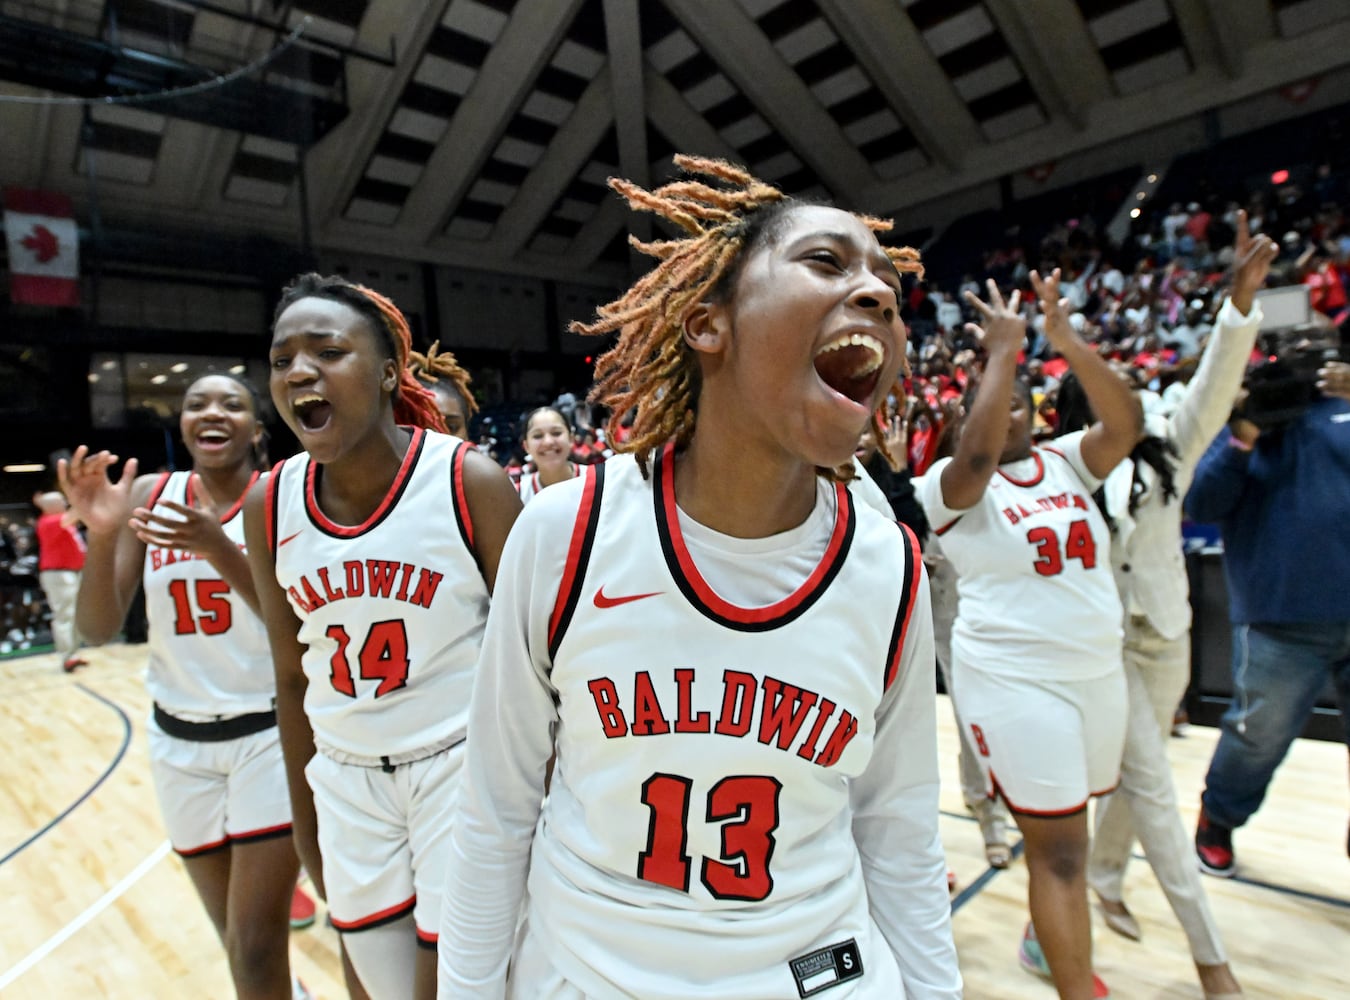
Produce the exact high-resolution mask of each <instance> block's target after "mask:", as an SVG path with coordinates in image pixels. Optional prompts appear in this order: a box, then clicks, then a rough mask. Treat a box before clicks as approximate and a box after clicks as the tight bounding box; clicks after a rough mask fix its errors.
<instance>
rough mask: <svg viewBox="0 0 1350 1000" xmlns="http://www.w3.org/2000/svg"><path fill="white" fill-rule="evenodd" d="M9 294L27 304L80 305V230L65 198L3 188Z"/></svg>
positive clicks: (49, 193) (70, 206) (42, 192)
mask: <svg viewBox="0 0 1350 1000" xmlns="http://www.w3.org/2000/svg"><path fill="white" fill-rule="evenodd" d="M5 243H6V244H7V245H8V249H9V294H10V298H11V300H12V301H13V302H15V303H23V304H26V305H32V306H78V305H79V304H80V231H79V228H78V227H77V226H76V224H75V210H74V207H73V206H72V205H71V203H70V199H69V198H67V197H66V196H65V195H63V194H56V193H54V192H51V191H29V190H25V189H23V188H5Z"/></svg>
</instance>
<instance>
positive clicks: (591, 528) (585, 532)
mask: <svg viewBox="0 0 1350 1000" xmlns="http://www.w3.org/2000/svg"><path fill="white" fill-rule="evenodd" d="M584 475H585V476H586V482H585V485H583V486H582V489H581V503H580V504H579V505H578V506H577V519H576V521H575V523H574V524H573V526H572V541H571V544H570V545H569V546H568V547H567V565H566V566H565V567H564V569H563V575H562V580H561V581H560V582H559V584H558V597H557V600H555V601H554V603H553V613H552V614H551V615H549V619H548V655H549V659H553V658H554V657H555V656H557V655H558V647H559V646H560V645H561V644H562V640H563V635H564V634H566V632H567V626H568V625H569V624H570V623H571V621H572V613H573V612H574V611H576V608H577V601H578V600H579V599H580V598H581V587H582V584H583V583H584V582H585V579H586V565H587V563H589V562H590V558H591V548H592V546H593V545H594V544H595V529H596V525H598V524H599V523H600V498H601V495H602V494H603V493H604V489H605V467H604V465H603V464H601V465H591V466H587V468H586V472H585V473H584Z"/></svg>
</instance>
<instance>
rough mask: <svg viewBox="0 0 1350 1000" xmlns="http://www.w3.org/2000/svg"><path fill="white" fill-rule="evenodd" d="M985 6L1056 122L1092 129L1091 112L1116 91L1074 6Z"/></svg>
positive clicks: (1060, 0) (1069, 1) (1013, 2)
mask: <svg viewBox="0 0 1350 1000" xmlns="http://www.w3.org/2000/svg"><path fill="white" fill-rule="evenodd" d="M984 6H985V9H986V10H988V11H989V16H990V17H991V18H992V19H993V21H994V24H995V25H996V26H997V27H998V30H999V32H1000V33H1001V34H1002V35H1003V39H1004V41H1006V42H1007V43H1008V48H1010V49H1011V50H1012V52H1013V55H1015V56H1016V57H1017V61H1018V62H1019V63H1021V64H1022V71H1023V72H1024V73H1026V76H1027V80H1028V81H1029V82H1030V83H1031V87H1032V89H1033V90H1035V91H1036V94H1037V96H1038V97H1040V99H1041V103H1042V104H1044V105H1045V109H1046V110H1047V111H1048V112H1049V113H1050V116H1051V117H1052V118H1056V117H1059V118H1066V119H1068V121H1069V122H1070V123H1071V124H1072V125H1073V127H1074V128H1076V129H1084V128H1086V127H1087V123H1088V114H1089V110H1090V109H1091V108H1092V106H1093V105H1095V104H1098V103H1099V102H1101V101H1104V100H1107V99H1109V98H1110V97H1112V96H1113V94H1114V90H1113V88H1112V86H1111V80H1110V78H1109V77H1108V76H1107V73H1106V66H1105V65H1104V64H1103V63H1102V57H1101V53H1100V52H1098V51H1097V45H1096V43H1095V42H1094V41H1093V40H1092V35H1091V34H1089V33H1088V30H1087V25H1086V24H1085V23H1084V22H1083V15H1082V13H1081V12H1080V11H1079V10H1078V7H1077V6H1076V5H1075V4H1074V3H1073V0H1036V3H1034V4H1023V3H1018V2H1017V0H984Z"/></svg>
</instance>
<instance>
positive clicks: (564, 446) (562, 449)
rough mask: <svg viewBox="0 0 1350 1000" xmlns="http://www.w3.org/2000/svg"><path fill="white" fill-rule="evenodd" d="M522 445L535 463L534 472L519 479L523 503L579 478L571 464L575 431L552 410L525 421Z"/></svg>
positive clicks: (534, 413) (545, 409)
mask: <svg viewBox="0 0 1350 1000" xmlns="http://www.w3.org/2000/svg"><path fill="white" fill-rule="evenodd" d="M521 445H522V446H523V447H524V448H525V454H526V455H528V456H529V458H530V461H532V462H533V463H534V472H532V473H529V474H526V475H522V476H521V477H520V501H521V503H529V502H530V498H531V497H532V496H534V495H535V494H536V493H538V492H539V491H540V490H542V489H543V488H544V487H545V486H552V485H554V484H555V483H565V482H567V480H569V479H572V478H574V477H575V476H576V475H577V474H578V469H577V464H576V463H575V462H573V461H572V429H571V428H570V427H569V426H568V425H567V421H566V420H564V419H563V415H562V414H561V413H559V412H558V411H557V410H555V409H553V408H552V407H551V406H541V407H539V409H537V410H534V411H532V412H531V413H530V415H529V416H528V417H526V418H525V433H524V435H523V436H522V439H521Z"/></svg>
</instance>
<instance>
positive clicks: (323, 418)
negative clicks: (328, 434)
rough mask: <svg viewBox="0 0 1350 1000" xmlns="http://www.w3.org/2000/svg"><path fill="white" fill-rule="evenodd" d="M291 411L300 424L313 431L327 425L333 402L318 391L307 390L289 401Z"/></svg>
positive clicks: (331, 413)
mask: <svg viewBox="0 0 1350 1000" xmlns="http://www.w3.org/2000/svg"><path fill="white" fill-rule="evenodd" d="M291 411H292V412H293V413H294V414H295V419H296V420H297V421H298V422H299V424H300V426H301V427H302V428H303V429H304V430H307V431H310V432H311V433H313V432H317V431H321V430H323V429H324V428H325V427H327V426H328V421H329V419H330V418H331V417H332V416H333V404H332V403H330V402H328V400H326V399H324V398H323V397H322V396H320V395H319V394H318V393H314V392H307V393H305V394H304V395H303V396H297V397H296V398H295V399H293V400H292V401H291Z"/></svg>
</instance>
